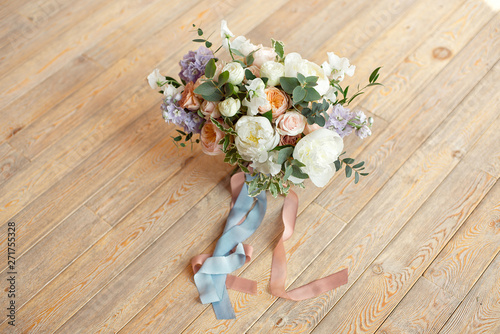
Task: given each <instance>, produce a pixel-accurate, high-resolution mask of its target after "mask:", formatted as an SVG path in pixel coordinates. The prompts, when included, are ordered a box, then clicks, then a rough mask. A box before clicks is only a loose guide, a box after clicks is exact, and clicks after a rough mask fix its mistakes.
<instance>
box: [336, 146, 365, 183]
mask: <svg viewBox="0 0 500 334" xmlns="http://www.w3.org/2000/svg"><path fill="white" fill-rule="evenodd" d="M344 153H345V152H343V153H342V154H344ZM342 154H341V155H342ZM334 164H335V170H336V171H337V172H338V171H339V170H340V169H342V167H344V165H345V176H346V177H347V178H349V177H351V175H352V172H353V171H354V183H355V184H356V183H358V182H359V178H360V175H361V176H366V175H368V174H369V173H362V172H361V171H362V170H364V169H365V167H363V166H364V164H365V162H364V161H361V162H358V163H357V164H354V159H352V158H344V159H340V156H339V158H338V159H337V160H336V161H335V162H334Z"/></svg>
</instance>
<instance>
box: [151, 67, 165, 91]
mask: <svg viewBox="0 0 500 334" xmlns="http://www.w3.org/2000/svg"><path fill="white" fill-rule="evenodd" d="M148 83H149V85H150V86H151V88H153V89H158V87H161V86H163V85H164V84H165V77H164V76H163V75H161V74H160V70H159V69H157V68H155V69H154V71H153V72H151V73H150V74H149V75H148Z"/></svg>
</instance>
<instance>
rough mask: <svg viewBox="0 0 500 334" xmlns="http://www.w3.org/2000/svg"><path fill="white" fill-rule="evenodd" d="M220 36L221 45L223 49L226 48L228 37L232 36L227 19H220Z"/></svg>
mask: <svg viewBox="0 0 500 334" xmlns="http://www.w3.org/2000/svg"><path fill="white" fill-rule="evenodd" d="M220 37H222V46H223V47H224V48H225V49H228V43H229V39H230V38H231V37H234V34H233V33H232V32H231V30H229V28H228V27H227V21H226V20H222V21H220Z"/></svg>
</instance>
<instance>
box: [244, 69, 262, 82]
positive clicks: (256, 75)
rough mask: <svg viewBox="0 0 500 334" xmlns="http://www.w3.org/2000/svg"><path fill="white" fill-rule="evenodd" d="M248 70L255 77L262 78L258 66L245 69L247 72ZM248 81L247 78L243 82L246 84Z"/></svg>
mask: <svg viewBox="0 0 500 334" xmlns="http://www.w3.org/2000/svg"><path fill="white" fill-rule="evenodd" d="M246 70H250V72H252V74H253V75H255V77H257V78H260V69H259V68H258V67H257V66H255V65H252V66H248V67H247V68H245V71H246ZM247 81H248V80H247V78H246V77H245V78H244V79H243V82H245V83H246V82H247Z"/></svg>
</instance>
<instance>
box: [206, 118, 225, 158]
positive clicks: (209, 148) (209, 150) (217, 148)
mask: <svg viewBox="0 0 500 334" xmlns="http://www.w3.org/2000/svg"><path fill="white" fill-rule="evenodd" d="M224 136H225V134H224V132H222V131H221V130H219V129H218V128H217V127H216V126H215V125H214V124H213V123H212V122H206V123H205V125H203V128H202V129H201V134H200V142H201V150H202V151H203V153H205V154H208V155H218V154H223V153H224V152H222V145H219V141H220V140H221V139H222V138H224Z"/></svg>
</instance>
